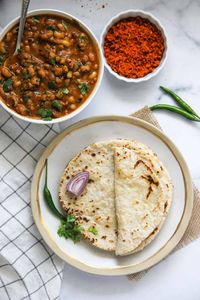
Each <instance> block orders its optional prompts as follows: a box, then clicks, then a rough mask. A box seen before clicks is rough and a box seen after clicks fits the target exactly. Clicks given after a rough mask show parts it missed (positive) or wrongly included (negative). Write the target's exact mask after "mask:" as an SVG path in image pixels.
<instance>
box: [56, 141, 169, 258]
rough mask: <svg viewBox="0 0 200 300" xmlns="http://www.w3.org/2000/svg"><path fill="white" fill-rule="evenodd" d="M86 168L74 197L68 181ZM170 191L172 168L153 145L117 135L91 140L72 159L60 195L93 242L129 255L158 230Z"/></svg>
mask: <svg viewBox="0 0 200 300" xmlns="http://www.w3.org/2000/svg"><path fill="white" fill-rule="evenodd" d="M84 171H87V172H88V173H89V181H88V184H87V185H86V187H85V189H84V191H83V192H82V193H81V195H79V196H78V197H75V196H74V195H72V194H71V193H70V192H69V191H68V190H67V184H68V182H69V181H70V180H71V179H72V178H73V177H74V176H76V174H77V173H79V172H84ZM172 194H173V188H172V183H171V179H170V176H169V173H168V172H167V169H166V168H165V167H164V165H163V164H162V162H161V161H160V160H159V159H158V157H157V155H156V154H154V153H153V151H152V150H151V149H150V148H149V147H147V146H146V145H144V144H142V143H140V142H138V141H134V140H125V139H115V140H109V141H102V142H97V143H95V144H92V145H89V146H88V147H86V148H85V149H84V150H83V151H81V152H80V153H79V154H78V155H77V156H76V157H75V158H73V159H72V160H71V161H70V162H69V164H68V166H67V167H66V169H65V172H64V174H63V176H62V178H61V183H60V191H59V199H60V202H61V205H62V207H63V208H64V209H65V210H66V212H67V213H70V214H73V215H74V216H75V217H76V222H77V223H78V224H79V225H81V227H82V228H83V232H82V234H83V237H84V238H86V239H87V240H88V241H89V242H90V243H92V245H94V246H96V247H98V248H100V249H103V250H107V251H114V252H115V254H116V255H128V254H131V253H134V252H137V251H140V250H142V249H143V248H144V247H145V246H147V245H148V244H149V243H150V242H151V241H152V240H153V239H154V238H155V236H156V235H157V234H158V233H159V231H160V229H161V227H162V224H163V222H164V220H165V218H166V216H167V214H168V211H169V208H170V204H171V201H172Z"/></svg>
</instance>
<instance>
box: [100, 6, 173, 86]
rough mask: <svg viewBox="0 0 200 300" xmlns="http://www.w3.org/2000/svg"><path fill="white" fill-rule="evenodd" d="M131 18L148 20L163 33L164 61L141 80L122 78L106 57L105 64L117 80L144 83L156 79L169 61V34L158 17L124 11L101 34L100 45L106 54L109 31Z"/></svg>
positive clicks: (138, 11) (135, 11)
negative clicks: (106, 37) (121, 21)
mask: <svg viewBox="0 0 200 300" xmlns="http://www.w3.org/2000/svg"><path fill="white" fill-rule="evenodd" d="M130 17H142V18H145V19H148V20H149V21H150V22H151V23H153V24H155V25H156V27H157V28H158V29H159V30H160V31H161V33H162V36H163V39H164V46H165V50H164V53H163V56H162V59H161V61H160V64H159V66H158V67H157V68H156V69H155V70H154V71H153V72H151V73H148V74H147V75H145V76H143V77H139V78H127V77H124V76H121V75H119V74H117V73H116V72H115V71H113V70H112V68H111V67H110V66H109V64H108V63H107V61H106V58H105V56H104V64H105V66H106V68H107V70H108V71H109V72H110V73H111V74H112V75H113V76H115V77H116V78H118V79H120V80H123V81H126V82H135V83H137V82H142V81H146V80H149V79H150V78H152V77H154V76H155V75H157V74H158V73H159V72H160V70H161V69H162V68H163V67H164V64H165V62H166V59H167V52H168V45H167V44H168V43H167V34H166V31H165V29H164V27H163V26H162V25H161V24H160V22H159V21H158V19H157V18H156V17H154V16H153V15H152V14H150V13H147V12H145V11H143V10H126V11H123V12H121V13H119V14H118V15H116V16H114V17H113V18H112V19H111V20H110V21H109V22H108V23H107V24H106V26H105V27H104V30H103V32H102V34H101V38H100V44H101V49H102V53H103V54H104V48H103V45H104V39H105V36H106V34H107V32H108V31H109V29H110V28H111V27H112V26H113V25H114V24H116V23H117V22H119V21H120V20H122V19H126V18H130Z"/></svg>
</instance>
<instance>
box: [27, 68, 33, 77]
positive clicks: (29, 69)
mask: <svg viewBox="0 0 200 300" xmlns="http://www.w3.org/2000/svg"><path fill="white" fill-rule="evenodd" d="M28 73H29V74H30V76H31V77H32V76H34V75H35V70H34V68H33V66H29V67H28Z"/></svg>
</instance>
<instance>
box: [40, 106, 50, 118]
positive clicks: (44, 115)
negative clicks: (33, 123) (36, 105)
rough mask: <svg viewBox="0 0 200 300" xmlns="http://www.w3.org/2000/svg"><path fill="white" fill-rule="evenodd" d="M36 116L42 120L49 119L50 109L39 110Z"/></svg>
mask: <svg viewBox="0 0 200 300" xmlns="http://www.w3.org/2000/svg"><path fill="white" fill-rule="evenodd" d="M38 115H39V116H40V117H42V118H49V117H51V116H52V110H51V109H45V108H40V109H39V110H38Z"/></svg>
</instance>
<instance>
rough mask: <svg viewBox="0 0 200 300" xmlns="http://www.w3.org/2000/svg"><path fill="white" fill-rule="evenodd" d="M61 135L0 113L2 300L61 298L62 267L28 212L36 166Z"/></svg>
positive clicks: (52, 129)
mask: <svg viewBox="0 0 200 300" xmlns="http://www.w3.org/2000/svg"><path fill="white" fill-rule="evenodd" d="M58 132H59V127H58V126H55V125H54V126H52V125H37V124H30V123H26V122H23V121H20V120H19V119H15V118H13V117H11V116H10V115H9V114H8V113H7V112H6V111H5V110H3V109H2V108H0V300H6V299H11V300H18V299H20V300H21V299H34V300H40V299H42V300H46V299H51V300H53V299H58V297H59V293H60V286H61V279H62V270H63V267H64V262H63V261H62V260H61V259H59V258H58V257H57V256H56V255H55V254H54V253H53V252H52V251H51V250H50V249H49V248H48V246H47V245H46V244H45V243H44V242H43V240H42V238H41V236H40V234H39V232H38V230H37V228H36V227H35V224H34V222H33V219H32V216H31V207H30V187H31V179H32V175H33V172H34V168H35V165H36V163H37V160H38V159H39V157H40V155H41V153H42V151H43V149H44V148H45V147H46V146H47V145H48V144H49V142H50V141H51V139H52V138H53V137H54V136H56V135H57V133H58Z"/></svg>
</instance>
